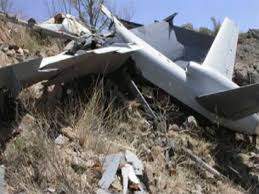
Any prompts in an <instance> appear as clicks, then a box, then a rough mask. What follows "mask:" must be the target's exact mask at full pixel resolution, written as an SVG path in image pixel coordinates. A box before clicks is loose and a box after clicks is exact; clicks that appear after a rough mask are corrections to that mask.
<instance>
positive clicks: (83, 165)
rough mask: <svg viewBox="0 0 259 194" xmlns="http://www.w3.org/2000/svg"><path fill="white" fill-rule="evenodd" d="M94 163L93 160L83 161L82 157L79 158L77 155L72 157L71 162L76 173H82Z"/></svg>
mask: <svg viewBox="0 0 259 194" xmlns="http://www.w3.org/2000/svg"><path fill="white" fill-rule="evenodd" d="M94 165H95V161H93V160H88V161H85V160H83V159H81V158H80V157H77V156H76V157H74V158H73V160H72V162H71V166H72V168H73V169H74V170H75V171H76V172H78V173H82V172H84V171H85V170H86V169H87V168H92V167H93V166H94Z"/></svg>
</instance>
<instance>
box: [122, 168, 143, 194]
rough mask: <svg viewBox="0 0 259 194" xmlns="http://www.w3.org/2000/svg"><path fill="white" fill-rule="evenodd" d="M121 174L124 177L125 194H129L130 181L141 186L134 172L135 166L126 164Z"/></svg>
mask: <svg viewBox="0 0 259 194" xmlns="http://www.w3.org/2000/svg"><path fill="white" fill-rule="evenodd" d="M121 174H122V177H123V194H127V192H128V185H129V180H130V181H131V182H132V183H134V184H140V181H139V179H138V177H137V176H136V174H135V172H134V169H133V166H131V165H130V164H125V166H124V167H122V168H121Z"/></svg>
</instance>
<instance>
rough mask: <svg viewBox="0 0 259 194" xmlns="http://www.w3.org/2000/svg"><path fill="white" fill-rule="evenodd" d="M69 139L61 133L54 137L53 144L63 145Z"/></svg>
mask: <svg viewBox="0 0 259 194" xmlns="http://www.w3.org/2000/svg"><path fill="white" fill-rule="evenodd" d="M68 141H69V139H68V138H67V137H65V136H63V135H59V136H58V137H57V138H56V139H55V144H57V145H64V144H66V143H67V142H68Z"/></svg>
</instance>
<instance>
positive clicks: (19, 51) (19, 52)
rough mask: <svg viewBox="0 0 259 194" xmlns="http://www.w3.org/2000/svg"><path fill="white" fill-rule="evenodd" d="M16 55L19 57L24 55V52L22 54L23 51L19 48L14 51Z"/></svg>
mask: <svg viewBox="0 0 259 194" xmlns="http://www.w3.org/2000/svg"><path fill="white" fill-rule="evenodd" d="M16 53H17V54H20V55H22V56H23V55H24V52H23V49H22V48H19V49H18V50H16Z"/></svg>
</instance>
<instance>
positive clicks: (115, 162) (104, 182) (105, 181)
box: [98, 153, 123, 190]
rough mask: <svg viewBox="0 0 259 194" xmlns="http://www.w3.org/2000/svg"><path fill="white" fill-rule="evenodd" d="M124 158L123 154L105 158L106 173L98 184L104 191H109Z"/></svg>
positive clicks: (104, 167)
mask: <svg viewBox="0 0 259 194" xmlns="http://www.w3.org/2000/svg"><path fill="white" fill-rule="evenodd" d="M122 157H123V154H122V153H118V154H113V155H109V156H107V157H106V158H105V161H104V165H103V169H104V173H103V176H102V178H101V180H100V181H99V183H98V185H99V186H100V187H101V188H102V189H105V190H107V189H109V187H110V185H111V184H112V182H113V181H114V179H115V175H116V172H117V170H118V168H119V164H120V161H121V159H122Z"/></svg>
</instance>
